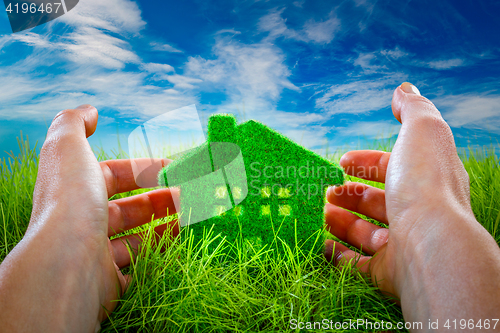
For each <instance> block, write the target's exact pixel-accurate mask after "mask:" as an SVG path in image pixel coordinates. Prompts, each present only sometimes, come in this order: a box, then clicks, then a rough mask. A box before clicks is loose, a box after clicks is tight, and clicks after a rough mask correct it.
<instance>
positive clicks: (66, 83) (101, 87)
mask: <svg viewBox="0 0 500 333" xmlns="http://www.w3.org/2000/svg"><path fill="white" fill-rule="evenodd" d="M107 13H113V15H109V14H107ZM144 26H145V22H144V21H143V20H142V18H141V12H140V10H139V8H138V7H137V4H136V3H135V2H132V1H129V0H110V1H105V2H102V1H97V0H86V1H84V2H81V3H80V4H79V5H78V6H77V7H75V9H73V10H72V11H70V12H69V13H68V14H66V15H64V16H62V17H61V18H60V19H58V20H55V21H52V22H50V23H49V24H47V25H46V28H47V29H50V30H52V31H54V30H57V29H60V28H64V29H65V31H66V33H63V34H57V33H51V34H45V35H39V34H36V33H32V32H29V33H24V34H23V33H19V34H12V35H7V36H3V37H1V38H0V47H2V48H7V47H9V45H11V44H12V43H19V44H20V46H21V47H24V49H22V51H21V52H23V53H22V54H26V53H27V55H25V56H23V57H21V60H19V61H17V62H15V63H13V64H11V65H10V66H8V67H7V66H3V67H0V76H1V77H2V80H3V79H6V80H7V82H9V85H5V86H4V87H3V88H2V90H1V91H0V101H2V108H0V117H1V118H3V119H16V118H17V119H19V118H20V119H32V120H33V121H43V120H45V121H50V120H51V119H52V117H53V116H54V115H55V114H56V113H57V112H58V111H60V110H61V109H64V108H71V107H76V106H78V105H80V104H83V103H90V104H93V105H95V106H96V107H98V108H101V109H102V108H106V109H111V110H115V111H117V112H118V113H121V114H122V115H126V116H128V117H131V118H133V119H147V118H148V117H152V116H156V115H159V114H161V113H163V112H166V111H169V110H173V109H177V108H179V107H183V106H186V105H189V104H193V103H196V102H197V99H196V97H195V96H194V94H193V93H191V89H192V88H193V85H192V84H193V83H196V82H200V80H196V79H191V78H184V77H182V76H181V75H176V74H173V75H168V74H169V73H172V72H174V68H173V67H172V66H170V65H168V64H157V63H144V62H143V61H142V59H141V57H140V56H139V55H138V54H137V52H136V51H135V50H134V48H133V46H132V45H133V42H134V41H135V40H136V39H137V38H142V37H141V36H140V35H139V34H138V33H139V32H140V31H141V30H142V29H143V27H144ZM158 45H160V44H158ZM158 45H157V46H158ZM153 46H154V45H153ZM162 47H163V49H164V50H165V49H166V47H165V45H163V46H162ZM53 64H57V66H58V68H59V69H61V71H58V72H56V73H53V74H49V75H47V72H46V69H44V67H46V66H52V65H53ZM127 65H133V66H131V67H127V69H126V66H127ZM139 69H141V70H142V71H140V70H139ZM37 73H40V74H37ZM158 78H160V79H163V80H165V81H166V83H162V84H161V85H159V86H156V85H151V84H150V82H151V80H157V79H158ZM167 82H170V83H167Z"/></svg>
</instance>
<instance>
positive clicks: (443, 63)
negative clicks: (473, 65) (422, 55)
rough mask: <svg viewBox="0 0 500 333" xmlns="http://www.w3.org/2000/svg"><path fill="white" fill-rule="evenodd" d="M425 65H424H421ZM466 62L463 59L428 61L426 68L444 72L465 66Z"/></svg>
mask: <svg viewBox="0 0 500 333" xmlns="http://www.w3.org/2000/svg"><path fill="white" fill-rule="evenodd" d="M423 64H425V63H423ZM466 64H467V62H466V61H465V60H463V59H459V58H455V59H446V60H436V61H429V62H428V64H427V65H428V67H430V68H434V69H437V70H445V69H450V68H454V67H461V66H465V65H466Z"/></svg>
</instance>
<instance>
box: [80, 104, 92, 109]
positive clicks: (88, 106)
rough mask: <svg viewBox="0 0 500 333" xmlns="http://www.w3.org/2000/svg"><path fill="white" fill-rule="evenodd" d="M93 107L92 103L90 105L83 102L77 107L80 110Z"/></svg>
mask: <svg viewBox="0 0 500 333" xmlns="http://www.w3.org/2000/svg"><path fill="white" fill-rule="evenodd" d="M91 107H92V105H90V104H82V105H80V106H79V107H77V109H78V110H86V109H90V108H91Z"/></svg>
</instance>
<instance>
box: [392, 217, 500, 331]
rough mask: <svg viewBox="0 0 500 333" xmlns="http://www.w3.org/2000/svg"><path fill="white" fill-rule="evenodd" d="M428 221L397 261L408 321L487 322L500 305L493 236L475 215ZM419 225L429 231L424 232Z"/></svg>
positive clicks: (498, 254) (499, 253) (499, 261)
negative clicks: (489, 315)
mask: <svg viewBox="0 0 500 333" xmlns="http://www.w3.org/2000/svg"><path fill="white" fill-rule="evenodd" d="M422 219H425V221H416V222H415V223H416V225H414V226H413V230H412V231H410V232H409V233H408V234H407V238H406V242H405V246H404V247H403V249H402V250H401V252H400V253H401V255H400V256H399V257H398V259H399V260H397V261H396V265H399V267H401V268H403V269H401V270H399V271H400V272H401V273H400V274H399V275H398V276H397V277H396V283H395V285H396V289H397V292H398V294H399V296H400V299H401V305H402V308H403V310H404V313H403V314H404V316H405V319H406V320H407V321H410V320H413V321H416V320H420V321H422V322H423V321H427V320H428V319H440V320H441V319H443V320H446V319H450V320H453V319H456V318H458V319H460V318H477V319H480V317H482V318H483V319H484V318H487V316H488V313H490V312H491V310H492V309H498V308H499V306H500V302H499V301H498V299H499V298H500V295H499V291H500V281H499V280H498V276H499V274H500V250H499V248H498V245H497V244H496V242H495V241H494V239H493V237H491V235H490V234H489V233H488V232H487V231H486V230H485V229H484V228H483V227H482V226H481V225H480V224H479V222H477V220H475V218H472V217H471V216H464V215H463V214H458V213H450V212H448V213H446V214H444V213H443V214H435V215H434V216H428V217H422ZM419 223H422V224H424V223H426V228H421V229H420V230H419V226H418V224H419ZM478 244H481V247H479V246H478ZM485 285H489V286H491V288H484V287H481V286H485ZM491 315H494V314H491ZM410 317H411V318H410ZM491 318H493V317H491Z"/></svg>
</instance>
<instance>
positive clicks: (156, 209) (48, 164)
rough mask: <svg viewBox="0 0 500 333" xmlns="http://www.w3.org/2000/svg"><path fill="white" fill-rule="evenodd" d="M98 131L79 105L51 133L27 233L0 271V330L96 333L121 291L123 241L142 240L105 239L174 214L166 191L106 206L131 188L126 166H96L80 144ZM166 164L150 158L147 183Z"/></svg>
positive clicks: (93, 117)
mask: <svg viewBox="0 0 500 333" xmlns="http://www.w3.org/2000/svg"><path fill="white" fill-rule="evenodd" d="M96 125H97V110H96V109H95V108H93V107H91V106H89V105H82V106H81V107H79V108H77V109H74V110H64V111H62V112H60V113H59V114H58V115H57V116H56V117H55V118H54V120H53V122H52V125H51V126H50V128H49V131H48V134H47V139H46V141H45V143H44V145H43V147H42V150H41V155H40V165H39V170H38V177H37V181H36V185H35V192H34V195H33V212H32V216H31V220H30V223H29V227H28V230H27V231H26V234H25V236H24V238H23V240H22V241H21V242H20V243H19V244H18V245H17V246H16V247H15V248H14V250H12V251H11V253H10V254H9V255H8V256H7V257H6V258H5V260H4V262H3V263H2V265H1V266H0V322H1V323H2V325H0V331H1V332H34V331H36V332H94V331H96V330H98V329H99V328H100V322H101V321H102V320H104V319H105V318H106V316H107V312H108V313H110V312H111V311H113V309H114V307H115V304H116V303H114V302H112V301H113V300H116V299H117V298H119V297H120V296H121V294H122V292H123V291H124V290H125V288H126V277H125V276H123V274H122V273H121V272H120V268H122V267H125V266H127V265H129V264H130V260H131V258H130V254H129V252H128V250H127V248H126V246H125V245H124V242H125V241H129V242H130V244H131V245H132V248H135V249H137V248H138V246H139V245H140V239H141V235H131V236H127V237H124V238H122V239H115V240H113V241H110V240H109V236H112V235H114V234H115V233H114V230H116V231H119V232H121V231H122V230H128V229H131V228H133V227H136V226H139V225H142V224H144V223H148V222H151V218H152V216H153V215H154V217H155V218H160V217H164V216H166V215H167V211H168V212H169V214H173V213H175V206H174V203H173V199H172V192H171V191H170V190H169V189H160V190H155V191H152V192H149V193H145V194H141V195H137V196H134V197H129V198H125V199H119V200H113V201H111V202H108V198H109V197H111V196H113V195H114V194H115V193H120V192H125V191H130V190H134V189H137V185H136V183H135V181H134V176H133V172H132V164H131V160H114V161H106V162H101V163H98V162H97V160H96V158H95V156H94V154H93V153H92V151H91V149H90V146H89V144H88V141H87V139H86V138H87V137H88V136H90V135H92V134H93V133H94V131H95V128H96ZM135 162H137V163H139V164H140V163H141V162H143V161H141V160H138V161H135ZM168 162H169V160H155V163H154V165H155V166H156V169H155V168H152V169H151V170H150V171H151V173H149V174H147V175H145V177H146V178H148V177H149V178H150V179H149V182H150V183H151V182H153V183H154V182H155V179H156V174H157V172H158V171H159V170H160V168H161V167H162V166H163V165H166V163H168ZM153 169H154V170H153ZM174 195H175V193H174ZM165 229H166V226H159V227H157V228H156V232H157V233H158V234H159V235H161V234H162V233H163V232H164V231H165ZM169 230H173V231H172V232H173V233H174V234H176V233H177V228H176V226H175V225H174V226H173V228H170V229H169Z"/></svg>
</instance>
